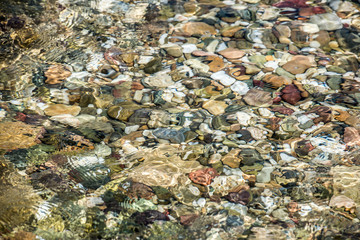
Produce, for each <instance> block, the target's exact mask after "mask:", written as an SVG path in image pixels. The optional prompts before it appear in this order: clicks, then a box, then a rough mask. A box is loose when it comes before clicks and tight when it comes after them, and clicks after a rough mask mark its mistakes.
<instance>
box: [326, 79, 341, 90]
mask: <svg viewBox="0 0 360 240" xmlns="http://www.w3.org/2000/svg"><path fill="white" fill-rule="evenodd" d="M341 83H342V80H341V76H331V77H330V78H329V79H328V80H326V84H327V85H328V86H329V87H330V88H331V89H332V90H339V89H340V88H341V85H340V84H341Z"/></svg>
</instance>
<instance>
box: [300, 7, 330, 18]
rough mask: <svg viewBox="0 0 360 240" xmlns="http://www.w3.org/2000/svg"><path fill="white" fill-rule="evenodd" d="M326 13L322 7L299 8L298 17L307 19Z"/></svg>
mask: <svg viewBox="0 0 360 240" xmlns="http://www.w3.org/2000/svg"><path fill="white" fill-rule="evenodd" d="M322 13H326V10H325V9H324V8H323V7H307V8H300V11H299V16H303V17H309V16H312V15H315V14H322Z"/></svg>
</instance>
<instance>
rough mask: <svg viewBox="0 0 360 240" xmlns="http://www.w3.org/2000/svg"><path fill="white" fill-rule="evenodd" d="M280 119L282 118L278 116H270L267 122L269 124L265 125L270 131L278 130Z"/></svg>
mask: <svg viewBox="0 0 360 240" xmlns="http://www.w3.org/2000/svg"><path fill="white" fill-rule="evenodd" d="M281 120H282V119H281V118H278V117H273V118H270V119H269V122H268V124H269V125H268V126H267V128H269V129H270V130H272V131H277V130H279V127H280V125H279V122H281Z"/></svg>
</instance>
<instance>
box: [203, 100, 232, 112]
mask: <svg viewBox="0 0 360 240" xmlns="http://www.w3.org/2000/svg"><path fill="white" fill-rule="evenodd" d="M227 106H228V105H227V104H226V103H225V102H222V101H216V100H209V101H206V102H204V103H203V105H202V107H203V108H205V109H206V110H208V111H209V112H210V113H211V114H213V115H220V114H223V113H224V112H225V109H226V107H227Z"/></svg>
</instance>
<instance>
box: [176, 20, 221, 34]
mask: <svg viewBox="0 0 360 240" xmlns="http://www.w3.org/2000/svg"><path fill="white" fill-rule="evenodd" d="M183 31H184V33H186V34H188V35H194V34H200V35H203V34H212V35H215V34H216V29H215V28H214V27H213V26H210V25H208V24H206V23H204V22H188V23H185V25H184V26H183Z"/></svg>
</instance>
